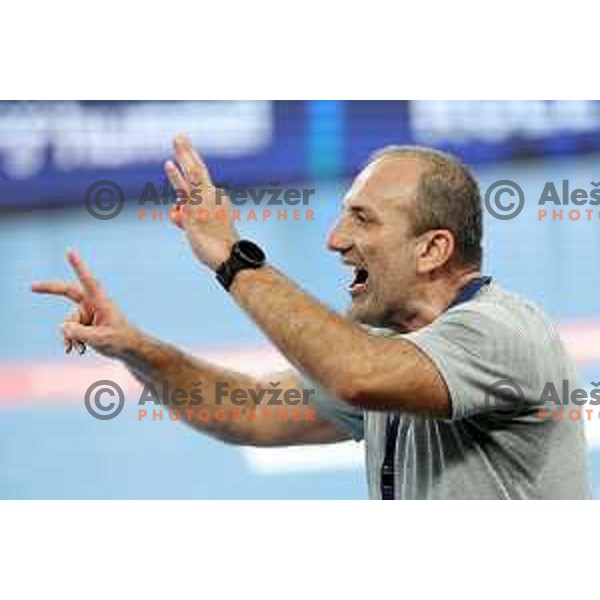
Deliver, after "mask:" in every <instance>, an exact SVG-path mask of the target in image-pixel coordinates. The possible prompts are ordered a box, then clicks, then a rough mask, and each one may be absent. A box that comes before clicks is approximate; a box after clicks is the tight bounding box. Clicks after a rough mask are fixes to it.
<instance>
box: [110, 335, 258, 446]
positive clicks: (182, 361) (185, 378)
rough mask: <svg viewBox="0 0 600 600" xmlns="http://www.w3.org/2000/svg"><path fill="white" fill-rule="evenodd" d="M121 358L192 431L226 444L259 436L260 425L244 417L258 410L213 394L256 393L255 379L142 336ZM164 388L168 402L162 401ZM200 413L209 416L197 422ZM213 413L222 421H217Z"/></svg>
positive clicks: (137, 377) (161, 401) (226, 395)
mask: <svg viewBox="0 0 600 600" xmlns="http://www.w3.org/2000/svg"><path fill="white" fill-rule="evenodd" d="M119 358H120V360H121V361H122V362H123V363H124V364H125V366H126V367H127V368H128V369H129V371H130V372H131V373H132V374H133V375H134V376H135V377H136V379H138V381H140V383H142V385H144V386H148V387H147V389H148V390H150V391H151V392H152V395H153V396H157V397H158V400H159V401H160V403H161V405H163V406H166V407H168V408H169V409H177V410H179V411H181V412H182V413H184V414H186V415H187V416H188V418H186V419H185V421H186V422H189V423H190V424H191V425H192V426H194V427H195V428H197V429H199V430H201V431H203V432H205V433H208V434H210V435H213V436H214V437H217V438H219V439H221V440H223V441H227V442H230V443H238V444H252V443H255V442H256V439H257V438H258V437H260V431H259V427H260V425H259V422H260V421H259V419H256V420H252V419H250V418H248V412H249V411H251V410H253V411H255V412H256V413H257V414H259V413H260V412H261V407H260V406H258V407H257V406H255V405H253V404H252V403H246V404H244V405H242V406H239V405H237V404H234V403H233V402H232V401H231V397H230V395H229V394H227V393H219V394H217V390H221V391H222V390H223V389H225V388H224V386H225V385H226V386H227V389H228V390H234V389H243V390H256V389H258V388H260V386H261V383H260V382H259V381H258V380H257V379H255V378H252V377H250V376H247V375H244V374H242V373H238V372H235V371H232V370H229V369H225V368H223V367H219V366H217V365H213V364H211V363H209V362H206V361H203V360H200V359H198V358H196V357H192V356H190V355H189V354H186V353H184V352H182V351H180V350H178V349H177V348H175V347H173V346H171V345H169V344H166V343H164V342H161V341H159V340H156V339H153V338H151V337H149V336H146V335H142V334H140V335H138V336H137V338H136V342H135V344H132V345H131V346H130V347H129V348H128V349H127V350H125V351H124V352H122V353H121V355H120V356H119ZM165 383H166V384H167V385H166V386H165ZM165 387H166V389H168V390H169V396H170V397H169V398H166V397H164V391H165ZM175 390H177V391H180V392H178V393H179V397H178V399H177V402H176V403H174V402H173V393H174V391H175ZM192 390H195V391H196V392H197V395H196V396H195V397H192V396H191V395H190V392H191V391H192ZM198 395H200V396H201V402H198ZM200 411H203V412H204V414H205V415H209V417H210V418H202V419H201V418H199V414H200ZM216 411H220V413H219V414H221V415H224V417H225V418H222V419H216V418H215V417H214V415H215V412H216Z"/></svg>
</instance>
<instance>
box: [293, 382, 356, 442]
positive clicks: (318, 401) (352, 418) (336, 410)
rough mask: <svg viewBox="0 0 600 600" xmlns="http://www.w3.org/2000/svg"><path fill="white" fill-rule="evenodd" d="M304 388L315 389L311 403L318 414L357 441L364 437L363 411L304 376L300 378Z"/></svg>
mask: <svg viewBox="0 0 600 600" xmlns="http://www.w3.org/2000/svg"><path fill="white" fill-rule="evenodd" d="M301 381H302V383H301V385H302V388H304V389H310V390H313V389H314V390H315V393H314V395H313V396H312V400H311V402H312V405H313V406H314V409H315V411H316V412H317V414H318V415H320V416H322V417H324V418H325V419H327V420H328V421H330V422H331V423H333V424H334V425H335V426H336V427H337V428H338V429H339V430H340V431H345V432H347V433H348V434H349V435H351V436H352V437H353V438H354V439H355V440H356V441H357V442H358V441H360V440H362V439H363V438H364V412H363V410H362V409H360V408H356V407H354V406H350V405H349V404H347V403H346V402H342V401H341V400H339V399H338V398H335V397H334V396H332V395H331V394H330V393H329V392H328V391H327V390H326V389H325V388H323V387H321V386H320V385H317V384H316V383H315V382H314V381H312V380H311V379H308V378H307V377H305V376H302V378H301Z"/></svg>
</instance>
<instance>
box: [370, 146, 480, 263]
mask: <svg viewBox="0 0 600 600" xmlns="http://www.w3.org/2000/svg"><path fill="white" fill-rule="evenodd" d="M388 156H390V157H393V156H400V157H401V156H408V157H414V158H416V159H418V160H420V161H422V163H423V165H424V171H423V173H422V174H421V177H420V178H419V183H418V188H417V189H418V191H417V197H416V199H415V212H414V233H415V235H420V234H421V233H424V232H425V231H428V230H430V229H447V230H448V231H450V232H451V233H452V235H453V236H454V240H455V243H456V253H455V256H454V259H453V262H455V263H456V264H460V265H468V266H476V267H478V268H479V267H481V260H482V248H481V238H482V235H483V227H482V215H481V193H480V191H479V184H478V183H477V180H476V179H475V177H474V176H473V174H472V173H471V171H470V170H469V169H468V168H467V167H466V166H465V165H464V164H463V163H461V162H460V161H459V160H458V159H457V158H455V157H454V156H452V155H451V154H447V153H446V152H441V151H440V150H435V149H433V148H424V147H421V146H386V147H385V148H382V149H380V150H378V151H377V152H375V153H374V154H373V155H372V156H371V158H370V160H369V163H372V162H374V161H375V160H377V159H380V158H384V157H388Z"/></svg>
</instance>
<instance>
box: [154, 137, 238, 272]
mask: <svg viewBox="0 0 600 600" xmlns="http://www.w3.org/2000/svg"><path fill="white" fill-rule="evenodd" d="M173 147H174V151H175V162H174V161H168V162H167V163H165V172H166V174H167V176H168V177H169V181H170V182H171V185H172V186H173V187H174V188H175V189H176V190H181V191H182V192H184V193H185V194H186V195H187V197H188V198H190V197H191V194H192V191H194V190H197V191H198V192H199V195H200V197H201V198H202V201H201V202H200V203H192V202H189V203H185V204H182V205H180V206H179V207H178V208H176V209H175V210H176V213H175V218H174V221H175V223H176V224H178V225H179V226H180V227H182V228H183V229H184V231H185V233H186V236H187V238H188V241H189V242H190V245H191V247H192V250H193V252H194V254H195V255H196V256H197V258H198V259H199V260H200V261H201V262H202V263H204V264H205V265H206V266H207V267H209V268H210V269H212V270H213V271H214V270H216V268H217V267H218V266H219V265H220V264H221V263H222V262H224V261H225V260H227V259H228V258H229V255H230V253H231V247H232V246H233V244H234V243H235V241H236V240H237V233H236V231H235V228H234V227H233V224H232V222H231V211H230V202H229V198H228V197H227V196H226V195H225V194H224V193H222V192H219V191H218V190H217V189H216V188H215V186H214V184H213V182H212V180H211V177H210V174H209V172H208V169H207V168H206V165H205V164H204V162H203V160H202V159H201V158H200V156H199V155H198V154H197V152H196V151H195V150H194V148H193V147H192V142H191V141H190V139H189V138H187V137H186V136H184V135H182V134H179V135H177V136H176V137H175V140H174V142H173ZM175 163H177V164H175Z"/></svg>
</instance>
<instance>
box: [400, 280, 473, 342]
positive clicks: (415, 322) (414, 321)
mask: <svg viewBox="0 0 600 600" xmlns="http://www.w3.org/2000/svg"><path fill="white" fill-rule="evenodd" d="M480 276H481V273H480V271H479V269H469V270H466V271H465V270H463V271H460V272H458V273H452V274H448V273H446V274H444V275H443V276H439V277H434V278H433V279H429V280H427V281H426V282H423V283H422V284H417V286H416V288H415V293H414V296H413V298H412V299H411V300H409V301H408V302H407V304H406V307H405V310H403V311H402V315H398V318H397V319H392V321H391V323H390V327H392V328H393V329H398V330H399V331H404V332H406V331H416V330H417V329H421V328H422V327H425V326H426V325H429V324H430V323H432V322H433V321H435V319H437V318H438V317H439V316H440V315H441V314H442V313H443V312H444V311H445V310H446V309H447V308H448V307H449V306H450V304H452V302H453V301H454V299H455V298H456V296H457V295H458V294H459V292H460V290H461V289H462V288H463V287H464V286H465V285H467V283H469V281H471V280H472V279H475V278H477V277H480Z"/></svg>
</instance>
